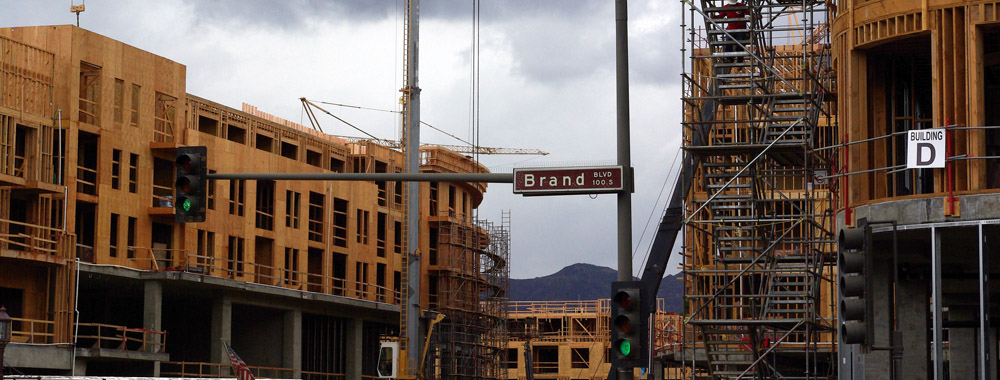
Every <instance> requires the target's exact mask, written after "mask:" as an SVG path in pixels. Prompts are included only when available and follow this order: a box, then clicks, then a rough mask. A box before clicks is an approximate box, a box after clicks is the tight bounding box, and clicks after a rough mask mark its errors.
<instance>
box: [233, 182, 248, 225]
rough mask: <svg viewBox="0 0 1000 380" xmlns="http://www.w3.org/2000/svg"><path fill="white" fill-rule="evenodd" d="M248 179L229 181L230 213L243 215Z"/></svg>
mask: <svg viewBox="0 0 1000 380" xmlns="http://www.w3.org/2000/svg"><path fill="white" fill-rule="evenodd" d="M246 188H247V181H246V180H245V179H239V180H231V181H229V214H231V215H236V216H243V207H244V205H245V204H246V202H244V200H245V197H244V196H245V195H246Z"/></svg>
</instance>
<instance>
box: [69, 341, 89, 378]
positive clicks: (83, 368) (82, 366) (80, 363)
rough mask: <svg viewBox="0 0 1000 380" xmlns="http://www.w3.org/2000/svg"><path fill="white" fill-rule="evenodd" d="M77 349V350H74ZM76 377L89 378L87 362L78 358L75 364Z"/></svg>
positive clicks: (74, 372)
mask: <svg viewBox="0 0 1000 380" xmlns="http://www.w3.org/2000/svg"><path fill="white" fill-rule="evenodd" d="M74 349H75V348H74ZM72 375H73V376H74V377H75V376H87V362H86V361H85V360H84V359H83V358H76V361H74V362H73V373H72Z"/></svg>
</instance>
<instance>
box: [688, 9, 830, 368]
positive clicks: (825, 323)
mask: <svg viewBox="0 0 1000 380" xmlns="http://www.w3.org/2000/svg"><path fill="white" fill-rule="evenodd" d="M683 3H684V4H686V9H685V12H684V13H685V20H684V25H683V27H684V29H685V37H686V38H687V41H686V43H685V47H684V49H683V51H684V52H685V53H690V54H691V55H690V59H691V61H690V63H691V65H690V66H689V67H685V70H684V72H685V73H684V78H685V80H684V89H683V92H684V93H683V103H684V111H685V122H684V126H685V146H684V149H686V151H687V152H688V153H689V154H690V155H692V156H693V162H694V166H693V167H692V168H691V169H692V170H694V173H695V175H694V180H693V183H691V184H690V186H691V191H690V192H689V195H688V197H687V204H686V211H685V223H686V224H685V239H686V242H685V255H684V271H685V275H686V276H685V281H686V293H687V294H686V300H687V315H686V322H687V323H689V324H690V325H692V326H696V329H695V330H694V331H696V333H694V334H689V336H687V337H686V338H685V340H684V350H682V352H685V354H684V355H685V358H686V360H684V362H685V366H686V367H690V368H691V371H689V372H688V373H691V374H692V376H693V377H694V378H699V379H739V378H743V379H826V378H830V377H831V376H832V375H833V373H834V369H833V368H834V366H835V365H834V364H835V363H832V360H833V356H832V347H833V346H834V342H835V339H833V337H834V335H833V334H832V333H831V332H832V331H835V326H834V324H833V323H832V321H833V315H832V313H833V312H832V310H833V308H832V300H833V299H834V298H835V297H831V295H832V294H833V293H832V291H833V287H832V286H831V284H832V282H831V281H830V279H831V278H832V273H831V269H830V268H831V267H832V260H833V257H834V252H835V250H834V233H833V228H834V227H833V211H832V207H833V203H832V198H831V197H832V194H833V192H832V191H831V183H829V182H828V181H827V179H826V178H824V177H825V176H826V175H828V173H830V172H831V169H832V168H833V167H834V162H833V161H834V160H835V157H833V156H832V154H831V150H817V148H820V147H823V146H827V145H832V144H833V139H834V136H835V127H836V122H835V117H834V116H833V114H834V112H833V111H832V105H833V101H834V94H833V93H832V92H833V90H834V89H835V86H834V84H833V80H834V79H833V77H832V67H831V62H830V49H829V42H828V40H829V38H828V36H827V35H826V31H827V30H828V28H827V20H828V19H829V18H830V17H831V14H830V13H829V12H828V11H829V10H828V8H827V5H826V3H827V2H826V1H823V0H796V1H782V0H742V1H740V2H736V3H735V4H733V3H730V2H728V1H724V0H693V1H690V0H689V1H684V2H683ZM685 56H686V58H685V59H687V54H685ZM685 66H687V64H686V63H685ZM831 341H833V342H831Z"/></svg>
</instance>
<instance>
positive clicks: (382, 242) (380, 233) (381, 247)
mask: <svg viewBox="0 0 1000 380" xmlns="http://www.w3.org/2000/svg"><path fill="white" fill-rule="evenodd" d="M388 217H389V216H388V215H386V213H384V212H380V213H377V214H376V217H375V223H376V224H378V225H377V226H375V252H376V254H378V257H385V249H386V227H387V226H386V224H387V223H389V221H388Z"/></svg>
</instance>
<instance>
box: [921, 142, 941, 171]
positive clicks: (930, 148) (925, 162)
mask: <svg viewBox="0 0 1000 380" xmlns="http://www.w3.org/2000/svg"><path fill="white" fill-rule="evenodd" d="M924 152H930V153H928V154H926V155H925V154H924ZM936 155H937V152H935V151H934V145H932V144H931V143H925V142H921V143H917V165H919V166H931V165H933V164H934V156H936Z"/></svg>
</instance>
